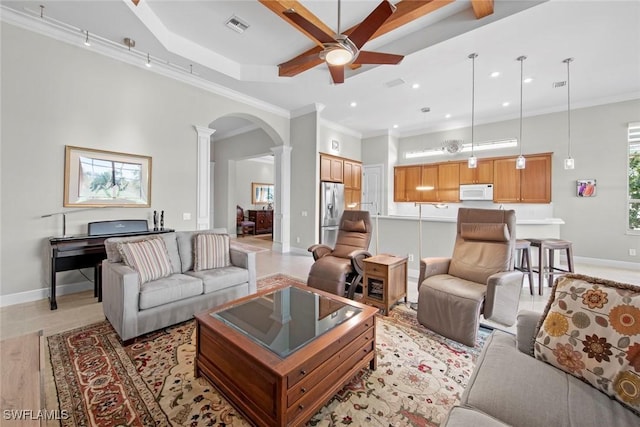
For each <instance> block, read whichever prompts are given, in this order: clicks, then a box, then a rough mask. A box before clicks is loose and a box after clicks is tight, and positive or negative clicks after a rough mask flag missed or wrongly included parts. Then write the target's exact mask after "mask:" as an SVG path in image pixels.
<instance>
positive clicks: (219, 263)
mask: <svg viewBox="0 0 640 427" xmlns="http://www.w3.org/2000/svg"><path fill="white" fill-rule="evenodd" d="M193 251H194V257H193V258H194V261H193V271H201V270H209V269H212V268H221V267H228V266H229V265H231V257H230V255H229V235H228V234H212V233H199V234H196V235H195V236H194V242H193Z"/></svg>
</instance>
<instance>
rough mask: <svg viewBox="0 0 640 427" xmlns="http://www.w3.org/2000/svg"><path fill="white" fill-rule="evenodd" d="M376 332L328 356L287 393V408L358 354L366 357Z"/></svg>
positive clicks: (367, 331) (363, 336)
mask: <svg viewBox="0 0 640 427" xmlns="http://www.w3.org/2000/svg"><path fill="white" fill-rule="evenodd" d="M374 334H375V330H374V329H373V328H369V329H367V330H366V331H365V332H364V333H363V334H362V335H360V336H359V337H356V338H355V339H354V340H353V341H352V342H351V343H349V344H348V345H347V346H346V347H344V348H343V349H341V350H340V351H339V352H337V353H334V354H327V360H326V361H325V362H324V363H322V364H321V365H320V366H318V367H317V368H316V369H314V370H313V372H310V373H309V375H307V376H306V377H305V378H304V379H303V380H301V381H299V382H298V383H297V384H295V385H294V386H292V387H291V388H289V390H288V391H287V406H292V405H294V404H295V403H296V401H297V400H298V399H300V398H301V397H302V396H304V395H306V394H308V393H310V392H312V390H313V388H314V387H315V386H316V385H317V384H319V383H321V382H322V380H323V379H325V378H326V377H328V376H329V375H331V373H333V372H334V371H336V370H337V369H339V368H340V367H341V366H343V365H344V364H345V363H347V362H346V361H347V360H349V358H350V357H351V356H352V355H354V354H356V353H359V354H362V355H365V354H366V353H368V352H369V351H371V349H373V339H374V336H373V335H374Z"/></svg>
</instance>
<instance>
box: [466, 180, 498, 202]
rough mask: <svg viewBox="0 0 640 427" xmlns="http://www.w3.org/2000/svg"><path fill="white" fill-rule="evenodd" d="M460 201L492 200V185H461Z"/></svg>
mask: <svg viewBox="0 0 640 427" xmlns="http://www.w3.org/2000/svg"><path fill="white" fill-rule="evenodd" d="M460 200H493V184H465V185H461V186H460Z"/></svg>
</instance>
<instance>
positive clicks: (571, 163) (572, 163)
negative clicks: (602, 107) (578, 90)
mask: <svg viewBox="0 0 640 427" xmlns="http://www.w3.org/2000/svg"><path fill="white" fill-rule="evenodd" d="M571 61H573V58H567V59H565V60H564V61H562V62H564V63H565V64H567V158H566V159H564V168H565V169H573V168H575V167H576V163H575V161H574V160H573V157H571V81H570V80H569V64H571Z"/></svg>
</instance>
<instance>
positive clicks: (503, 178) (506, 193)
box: [493, 153, 551, 203]
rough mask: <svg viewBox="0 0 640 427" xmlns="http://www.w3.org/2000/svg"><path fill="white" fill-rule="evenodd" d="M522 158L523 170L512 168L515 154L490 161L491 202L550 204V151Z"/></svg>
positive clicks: (514, 166)
mask: <svg viewBox="0 0 640 427" xmlns="http://www.w3.org/2000/svg"><path fill="white" fill-rule="evenodd" d="M525 158H526V159H527V161H526V164H525V168H524V169H516V158H515V157H510V158H503V159H495V160H494V162H493V175H494V181H493V184H494V185H493V201H494V202H496V203H551V153H544V154H535V155H529V156H525Z"/></svg>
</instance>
